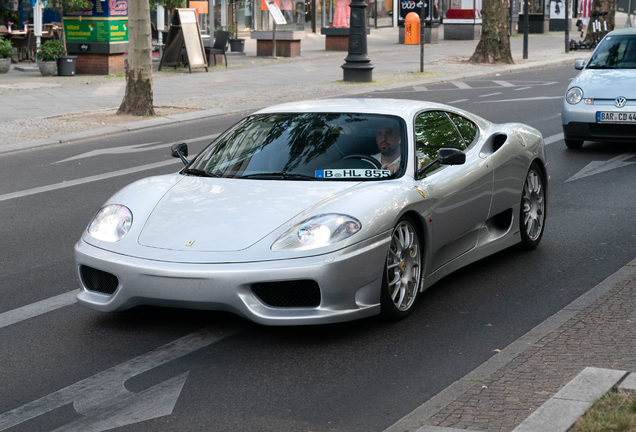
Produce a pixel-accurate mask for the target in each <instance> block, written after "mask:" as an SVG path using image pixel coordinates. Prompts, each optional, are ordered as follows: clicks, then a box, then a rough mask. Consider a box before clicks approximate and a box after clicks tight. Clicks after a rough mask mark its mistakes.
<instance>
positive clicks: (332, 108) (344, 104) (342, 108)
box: [256, 98, 456, 119]
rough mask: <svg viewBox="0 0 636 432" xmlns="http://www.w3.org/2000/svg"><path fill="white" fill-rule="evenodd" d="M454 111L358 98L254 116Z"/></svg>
mask: <svg viewBox="0 0 636 432" xmlns="http://www.w3.org/2000/svg"><path fill="white" fill-rule="evenodd" d="M431 108H437V109H444V110H452V111H455V110H456V109H455V108H453V107H450V106H448V105H443V104H438V103H434V102H425V101H414V100H406V99H382V98H358V99H321V100H309V101H301V102H291V103H285V104H281V105H274V106H271V107H268V108H265V109H263V110H260V111H258V112H257V113H256V114H271V113H290V112H292V113H297V112H336V113H338V112H346V113H365V114H389V115H397V116H400V117H403V118H405V119H409V118H412V117H413V116H414V115H415V114H416V113H418V112H419V111H422V110H424V109H431Z"/></svg>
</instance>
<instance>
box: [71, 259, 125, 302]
mask: <svg viewBox="0 0 636 432" xmlns="http://www.w3.org/2000/svg"><path fill="white" fill-rule="evenodd" d="M80 275H81V276H82V283H83V284H84V286H85V287H86V289H87V290H90V291H97V292H100V293H102V294H108V295H111V294H113V293H114V292H115V290H116V289H117V285H119V280H118V279H117V276H115V275H113V274H110V273H106V272H105V271H101V270H97V269H94V268H92V267H88V266H85V265H82V266H80Z"/></svg>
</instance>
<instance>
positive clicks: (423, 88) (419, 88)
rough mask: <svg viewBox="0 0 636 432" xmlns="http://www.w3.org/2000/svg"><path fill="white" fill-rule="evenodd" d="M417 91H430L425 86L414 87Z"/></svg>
mask: <svg viewBox="0 0 636 432" xmlns="http://www.w3.org/2000/svg"><path fill="white" fill-rule="evenodd" d="M412 87H413V90H415V91H428V89H427V88H426V87H424V86H412Z"/></svg>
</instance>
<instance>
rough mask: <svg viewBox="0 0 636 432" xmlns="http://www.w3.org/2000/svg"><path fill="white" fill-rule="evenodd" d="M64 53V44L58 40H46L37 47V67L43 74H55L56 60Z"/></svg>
mask: <svg viewBox="0 0 636 432" xmlns="http://www.w3.org/2000/svg"><path fill="white" fill-rule="evenodd" d="M64 54H66V51H65V50H64V45H63V44H62V42H60V41H59V40H48V41H46V42H44V43H43V44H42V45H40V48H38V68H40V73H41V74H42V75H43V76H50V75H55V73H56V71H57V61H58V59H61V58H62V57H64Z"/></svg>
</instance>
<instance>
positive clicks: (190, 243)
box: [186, 240, 194, 246]
mask: <svg viewBox="0 0 636 432" xmlns="http://www.w3.org/2000/svg"><path fill="white" fill-rule="evenodd" d="M193 244H194V240H190V241H189V242H187V243H186V246H192V245H193Z"/></svg>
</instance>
